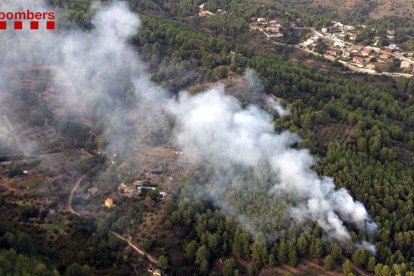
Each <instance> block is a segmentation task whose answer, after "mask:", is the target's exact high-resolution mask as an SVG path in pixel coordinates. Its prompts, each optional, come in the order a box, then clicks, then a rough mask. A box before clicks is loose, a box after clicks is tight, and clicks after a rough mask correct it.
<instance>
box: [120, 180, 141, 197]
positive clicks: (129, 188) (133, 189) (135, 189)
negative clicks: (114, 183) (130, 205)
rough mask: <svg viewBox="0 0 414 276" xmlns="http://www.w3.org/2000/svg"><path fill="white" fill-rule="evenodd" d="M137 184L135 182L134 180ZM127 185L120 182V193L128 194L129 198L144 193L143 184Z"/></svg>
mask: <svg viewBox="0 0 414 276" xmlns="http://www.w3.org/2000/svg"><path fill="white" fill-rule="evenodd" d="M134 184H135V182H134ZM134 184H132V185H127V184H124V183H121V184H119V186H118V193H119V194H120V195H122V196H126V197H129V198H132V197H139V196H140V195H141V194H142V189H143V186H141V185H138V184H135V185H134Z"/></svg>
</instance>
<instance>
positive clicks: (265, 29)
mask: <svg viewBox="0 0 414 276" xmlns="http://www.w3.org/2000/svg"><path fill="white" fill-rule="evenodd" d="M251 20H252V22H251V23H250V30H251V31H259V32H262V33H264V34H265V35H266V37H267V38H272V37H283V33H282V32H281V28H282V25H281V24H280V23H279V21H278V20H277V19H268V18H263V17H259V18H256V17H253V18H252V19H251Z"/></svg>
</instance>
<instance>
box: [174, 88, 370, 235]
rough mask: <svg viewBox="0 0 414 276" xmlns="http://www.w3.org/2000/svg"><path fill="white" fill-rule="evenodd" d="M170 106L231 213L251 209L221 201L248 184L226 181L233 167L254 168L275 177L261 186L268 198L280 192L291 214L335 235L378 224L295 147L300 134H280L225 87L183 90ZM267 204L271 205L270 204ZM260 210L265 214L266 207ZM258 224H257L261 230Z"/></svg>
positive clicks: (187, 147)
mask: <svg viewBox="0 0 414 276" xmlns="http://www.w3.org/2000/svg"><path fill="white" fill-rule="evenodd" d="M169 110H170V112H172V113H173V114H175V116H176V118H177V122H178V127H177V129H176V135H177V143H178V145H179V146H180V147H182V148H183V152H184V153H185V154H188V155H189V156H194V155H197V157H198V158H199V162H206V163H208V164H212V165H213V166H215V167H216V172H215V177H214V180H213V181H212V182H210V183H209V185H208V186H207V187H206V193H207V194H208V196H209V197H210V198H211V199H213V200H216V201H217V202H218V204H219V205H221V206H225V207H226V209H227V210H228V211H229V212H230V213H232V214H236V216H238V215H240V216H241V217H242V219H243V221H245V220H246V218H248V217H249V215H248V212H249V210H248V209H249V208H246V209H239V208H237V207H236V206H235V205H236V204H238V203H234V202H222V201H223V200H225V199H226V193H233V192H234V189H236V190H237V188H238V187H239V189H240V190H242V189H243V190H244V189H245V188H246V187H245V185H240V183H237V185H234V184H232V183H226V182H225V181H223V180H227V181H229V180H230V179H237V177H238V175H237V174H236V175H234V173H235V171H234V169H233V168H242V171H246V170H251V171H252V172H253V174H254V176H255V178H256V179H259V181H264V179H266V177H270V176H274V179H272V180H271V181H274V182H273V183H271V187H268V186H263V187H260V188H261V189H262V190H264V191H266V189H268V190H267V192H266V194H267V197H268V198H267V200H272V199H273V200H274V201H275V202H276V201H277V200H279V199H280V198H281V197H280V195H283V196H288V197H289V198H290V201H291V203H290V205H291V208H290V216H291V218H293V219H294V220H296V221H305V220H308V219H310V220H312V221H315V222H317V223H318V225H319V226H320V227H321V228H322V229H323V230H324V231H325V232H326V233H327V234H328V235H329V236H331V237H333V238H336V239H339V240H347V239H349V238H350V235H349V233H348V231H347V229H346V227H345V226H344V222H346V223H351V224H354V225H355V226H357V227H358V228H359V229H365V230H370V229H371V228H372V227H375V224H374V223H373V222H372V220H371V218H370V217H369V215H368V213H367V211H366V209H365V208H364V206H363V205H362V204H361V203H360V202H358V201H355V200H354V199H353V198H352V197H351V196H350V195H349V193H348V192H347V191H346V190H345V189H339V190H336V189H335V185H334V182H333V180H332V179H331V178H328V177H319V176H318V175H317V173H316V172H315V171H314V170H313V169H312V166H313V164H314V160H313V158H312V156H311V155H310V154H309V151H308V150H300V149H295V148H292V145H294V144H295V143H297V142H298V140H299V139H298V137H297V136H296V135H294V134H292V133H290V132H282V133H280V134H279V133H276V132H275V131H274V127H273V124H272V120H271V117H270V116H269V115H268V114H267V113H265V112H264V111H262V110H261V109H259V108H257V107H255V106H249V107H248V108H246V109H243V108H242V107H241V106H240V103H239V102H238V101H237V100H236V99H235V98H233V97H231V96H227V95H225V93H224V90H223V87H221V86H219V87H217V88H215V89H212V90H209V91H206V92H204V93H201V94H198V95H196V96H190V95H189V94H187V93H182V94H181V95H180V97H179V99H178V101H177V102H174V103H171V105H170V109H169ZM236 173H239V172H238V171H237V172H236ZM252 184H254V183H252ZM258 188H259V187H258ZM235 200H237V199H235ZM254 204H255V206H256V207H255V208H264V207H260V205H259V203H257V202H255V203H254ZM258 206H259V207H258ZM264 206H265V207H266V208H268V205H267V204H266V205H264ZM261 211H262V212H261V213H262V214H263V213H266V210H265V209H262V210H261ZM259 213H260V212H259ZM275 219H277V218H275ZM262 223H274V224H276V223H277V222H276V221H273V222H272V221H263V222H262ZM251 227H252V225H250V226H249V228H251ZM260 227H261V226H260V225H256V227H253V228H255V229H256V230H259V229H260ZM267 234H273V233H267Z"/></svg>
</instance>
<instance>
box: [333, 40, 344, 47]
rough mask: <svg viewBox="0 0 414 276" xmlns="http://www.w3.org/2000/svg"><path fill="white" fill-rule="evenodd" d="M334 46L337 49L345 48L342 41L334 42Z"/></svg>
mask: <svg viewBox="0 0 414 276" xmlns="http://www.w3.org/2000/svg"><path fill="white" fill-rule="evenodd" d="M334 46H335V47H338V48H344V47H345V42H343V41H335V42H334Z"/></svg>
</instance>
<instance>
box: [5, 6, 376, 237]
mask: <svg viewBox="0 0 414 276" xmlns="http://www.w3.org/2000/svg"><path fill="white" fill-rule="evenodd" d="M19 2H20V1H19ZM28 2H29V1H28ZM40 2H41V1H34V0H33V1H30V3H31V4H32V5H36V7H38V8H42V7H45V6H43V5H41V4H40ZM7 3H9V4H10V5H13V3H18V1H8V2H7ZM26 4H27V3H25V8H27V6H26ZM0 7H1V6H0ZM96 8H97V9H98V12H97V15H96V16H95V18H94V20H93V24H94V26H95V28H94V29H93V30H92V31H90V32H83V31H80V30H77V31H71V32H66V33H57V32H56V33H54V32H50V31H39V32H32V31H24V32H21V33H19V34H16V33H14V32H8V33H7V36H8V37H7V39H6V40H7V43H5V44H3V45H2V46H0V47H1V48H2V49H3V50H7V52H8V55H7V56H8V57H7V59H6V60H4V61H3V62H2V65H3V66H4V65H6V66H9V65H10V64H24V65H28V66H34V65H47V66H53V68H54V72H55V81H56V87H58V88H61V89H60V90H59V93H60V95H59V97H57V99H56V101H59V104H63V105H64V107H66V109H67V111H68V112H70V113H72V114H75V115H76V114H82V115H83V116H85V117H93V118H95V119H96V120H97V121H98V122H97V123H99V124H100V125H101V127H102V129H103V132H104V134H105V137H106V140H107V141H108V142H109V149H111V150H112V151H114V152H117V153H123V154H125V155H127V154H128V153H129V154H131V151H132V150H133V149H136V148H139V146H140V144H141V143H144V142H145V143H146V142H151V141H152V140H154V139H155V138H154V136H153V135H152V134H156V133H158V132H159V131H161V130H162V131H165V130H167V132H168V127H167V126H166V121H167V119H166V118H167V117H168V116H173V117H174V118H175V119H176V125H177V126H176V127H175V129H174V130H173V133H174V140H175V143H176V145H177V146H179V147H180V148H181V149H182V150H183V152H184V153H185V156H187V157H191V158H195V161H197V162H198V164H205V165H206V166H209V167H211V168H212V169H211V170H210V172H209V177H208V178H206V180H205V181H206V182H205V183H202V184H203V185H202V186H203V187H200V186H196V189H199V190H198V192H199V193H200V194H201V195H202V196H205V197H207V198H209V199H211V200H212V201H213V202H214V203H215V204H216V205H217V206H219V207H220V208H222V209H223V211H224V212H226V213H227V214H229V215H232V216H234V217H235V218H236V219H237V220H238V221H239V222H240V223H241V224H242V226H244V227H245V229H246V230H248V231H250V233H251V234H252V235H253V236H255V234H256V233H257V231H262V232H263V233H264V236H265V239H267V240H269V239H270V240H271V239H275V238H277V236H278V231H279V230H280V231H282V230H281V229H277V228H274V227H273V226H275V225H277V224H280V221H286V222H287V223H292V222H294V223H296V222H297V223H301V222H304V221H307V220H311V221H313V222H316V223H317V224H318V225H319V226H320V227H321V228H322V229H323V230H324V231H325V233H326V234H327V235H328V236H330V237H332V238H335V239H338V240H346V239H349V238H350V235H349V232H348V230H347V229H346V227H345V225H344V223H349V224H354V225H355V226H356V227H358V228H359V229H364V230H367V231H370V230H372V229H374V228H375V227H376V226H375V223H373V222H372V220H371V218H370V217H369V214H368V213H367V211H366V209H365V208H364V206H363V205H362V204H361V203H360V202H358V201H355V200H354V199H353V198H352V197H351V196H350V195H349V193H348V192H347V191H346V190H345V189H339V190H337V189H335V184H334V182H333V180H332V179H331V178H329V177H320V176H318V175H317V173H316V172H315V171H314V170H313V169H312V165H313V164H314V160H313V158H312V156H311V155H310V153H309V152H308V151H307V150H300V149H295V148H293V147H292V146H293V145H294V144H295V143H297V142H298V141H299V137H298V136H297V135H295V134H293V133H290V132H287V131H285V132H282V133H276V132H275V131H274V127H273V123H272V117H271V116H270V115H269V114H267V113H266V112H264V111H263V110H261V109H260V108H258V107H255V106H248V107H247V108H246V109H243V108H242V107H241V106H240V103H239V102H238V100H237V99H235V98H234V97H231V96H228V95H226V94H225V93H224V89H223V87H222V86H218V87H216V88H214V89H211V90H208V91H205V92H203V93H200V94H198V95H196V96H191V95H189V94H188V93H186V92H182V93H181V94H180V95H179V97H178V99H174V98H172V97H170V96H169V95H168V93H167V92H165V91H164V90H162V89H161V88H160V87H159V86H157V85H156V84H154V83H153V82H151V81H150V80H149V77H148V74H147V73H146V71H145V66H144V65H143V64H142V62H141V61H140V59H139V57H138V56H137V55H136V53H135V51H134V50H133V49H132V48H131V47H130V46H129V45H128V43H127V39H128V37H129V36H131V35H133V34H135V33H136V32H137V31H138V28H139V27H140V21H139V19H138V18H137V16H136V15H135V14H133V13H132V12H131V11H129V10H128V8H127V7H126V5H125V4H122V3H113V4H110V5H108V6H99V5H98V6H97V7H96ZM8 9H9V10H11V9H12V8H11V6H8ZM11 37H14V38H16V39H11ZM2 41H4V39H2ZM39 41H43V43H40V44H39V43H38V42H39ZM32 47H34V48H35V49H38V50H37V51H36V52H35V53H33V50H32V49H33V48H32ZM51 68H52V67H51ZM246 79H247V80H248V81H249V83H250V85H252V86H254V87H255V89H257V90H256V91H261V90H263V86H262V85H261V82H260V80H259V79H258V78H257V76H256V74H255V73H254V71H250V70H248V71H247V72H246ZM62 82H65V83H67V85H65V86H64V87H62ZM68 87H69V88H68ZM272 104H273V105H274V107H275V110H276V111H277V112H278V113H279V115H280V116H285V115H286V114H287V112H288V111H286V110H285V109H283V108H282V107H281V106H280V105H279V104H278V103H277V102H273V103H272ZM246 191H247V192H248V193H250V194H247V195H246V193H245V192H246ZM237 196H240V197H241V202H236V201H232V200H231V199H232V198H237ZM259 200H260V204H256V203H257V202H258V201H259ZM275 203H278V204H275ZM254 206H259V207H257V208H258V209H257V208H256V209H254V208H255V207H254ZM264 231H267V232H264Z"/></svg>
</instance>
